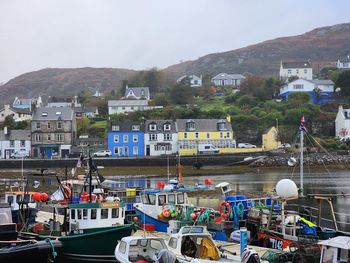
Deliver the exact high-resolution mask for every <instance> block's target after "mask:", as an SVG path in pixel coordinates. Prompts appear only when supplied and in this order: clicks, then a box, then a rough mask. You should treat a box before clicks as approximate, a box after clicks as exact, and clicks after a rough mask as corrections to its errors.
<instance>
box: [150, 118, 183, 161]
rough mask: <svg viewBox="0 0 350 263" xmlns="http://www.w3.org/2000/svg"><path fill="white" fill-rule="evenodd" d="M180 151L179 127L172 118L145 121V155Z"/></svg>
mask: <svg viewBox="0 0 350 263" xmlns="http://www.w3.org/2000/svg"><path fill="white" fill-rule="evenodd" d="M177 151H178V146H177V127H176V123H175V122H174V121H172V120H147V121H146V123H145V155H146V156H159V155H166V154H173V153H176V152H177Z"/></svg>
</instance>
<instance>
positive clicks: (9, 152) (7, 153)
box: [5, 149, 11, 159]
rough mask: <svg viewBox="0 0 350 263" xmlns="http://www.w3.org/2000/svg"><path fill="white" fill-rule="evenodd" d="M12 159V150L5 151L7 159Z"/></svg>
mask: <svg viewBox="0 0 350 263" xmlns="http://www.w3.org/2000/svg"><path fill="white" fill-rule="evenodd" d="M10 158H11V150H10V149H6V150H5V159H10Z"/></svg>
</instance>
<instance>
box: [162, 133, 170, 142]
mask: <svg viewBox="0 0 350 263" xmlns="http://www.w3.org/2000/svg"><path fill="white" fill-rule="evenodd" d="M171 140H172V135H171V133H165V134H164V141H171Z"/></svg>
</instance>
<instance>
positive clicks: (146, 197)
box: [141, 194, 149, 204]
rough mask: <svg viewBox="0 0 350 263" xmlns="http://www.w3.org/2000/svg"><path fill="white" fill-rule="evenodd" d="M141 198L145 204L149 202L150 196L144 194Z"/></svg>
mask: <svg viewBox="0 0 350 263" xmlns="http://www.w3.org/2000/svg"><path fill="white" fill-rule="evenodd" d="M141 198H142V203H143V204H149V200H148V196H147V195H146V194H142V195H141Z"/></svg>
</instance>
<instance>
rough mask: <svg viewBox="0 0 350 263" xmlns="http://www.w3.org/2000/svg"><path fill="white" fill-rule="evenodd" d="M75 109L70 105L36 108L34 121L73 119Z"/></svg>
mask: <svg viewBox="0 0 350 263" xmlns="http://www.w3.org/2000/svg"><path fill="white" fill-rule="evenodd" d="M73 115H74V111H73V109H72V108H70V107H60V108H51V107H42V108H38V109H35V110H34V112H33V117H32V120H33V121H43V120H50V121H56V120H62V121H68V120H73Z"/></svg>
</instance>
